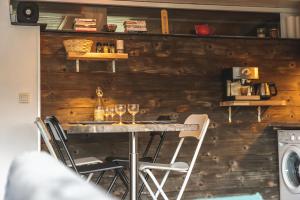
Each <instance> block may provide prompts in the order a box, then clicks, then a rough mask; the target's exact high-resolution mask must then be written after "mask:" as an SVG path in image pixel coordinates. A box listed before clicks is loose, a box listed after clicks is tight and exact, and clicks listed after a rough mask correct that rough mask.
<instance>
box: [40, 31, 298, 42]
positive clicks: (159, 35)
mask: <svg viewBox="0 0 300 200" xmlns="http://www.w3.org/2000/svg"><path fill="white" fill-rule="evenodd" d="M43 33H53V34H63V33H66V34H74V35H105V36H144V37H148V36H149V37H151V36H157V37H186V38H199V39H201V38H202V39H203V38H212V39H251V40H263V41H265V40H271V41H278V40H300V39H290V38H276V39H272V38H258V37H253V36H228V35H211V36H197V35H195V34H158V33H123V32H114V33H111V32H76V31H73V30H64V31H57V30H45V31H43Z"/></svg>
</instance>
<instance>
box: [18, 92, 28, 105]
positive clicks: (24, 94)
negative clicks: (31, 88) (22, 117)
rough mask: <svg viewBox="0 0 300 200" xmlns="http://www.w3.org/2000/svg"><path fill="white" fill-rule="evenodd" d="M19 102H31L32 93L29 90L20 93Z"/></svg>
mask: <svg viewBox="0 0 300 200" xmlns="http://www.w3.org/2000/svg"><path fill="white" fill-rule="evenodd" d="M19 103H25V104H28V103H30V94H29V93H27V92H22V93H19Z"/></svg>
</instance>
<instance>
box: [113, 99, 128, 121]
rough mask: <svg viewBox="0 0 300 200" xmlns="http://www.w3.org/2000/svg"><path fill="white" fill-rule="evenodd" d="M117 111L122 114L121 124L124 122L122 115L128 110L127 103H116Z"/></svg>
mask: <svg viewBox="0 0 300 200" xmlns="http://www.w3.org/2000/svg"><path fill="white" fill-rule="evenodd" d="M115 112H116V113H117V114H118V115H119V116H120V121H119V124H123V123H122V115H123V114H124V113H125V112H126V105H125V104H117V105H115Z"/></svg>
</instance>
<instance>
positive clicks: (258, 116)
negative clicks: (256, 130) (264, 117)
mask: <svg viewBox="0 0 300 200" xmlns="http://www.w3.org/2000/svg"><path fill="white" fill-rule="evenodd" d="M257 121H258V122H261V106H258V107H257Z"/></svg>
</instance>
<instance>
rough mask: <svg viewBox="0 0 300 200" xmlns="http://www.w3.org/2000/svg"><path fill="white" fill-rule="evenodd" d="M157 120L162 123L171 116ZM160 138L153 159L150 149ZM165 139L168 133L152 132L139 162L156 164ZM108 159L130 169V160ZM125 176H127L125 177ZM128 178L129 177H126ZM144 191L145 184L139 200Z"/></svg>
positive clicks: (160, 117)
mask: <svg viewBox="0 0 300 200" xmlns="http://www.w3.org/2000/svg"><path fill="white" fill-rule="evenodd" d="M157 120H158V121H162V120H170V116H168V115H161V116H159V117H158V118H157ZM158 136H159V138H160V139H159V142H158V144H157V146H156V150H155V153H154V154H153V157H151V156H149V151H150V149H151V147H152V144H153V141H154V139H155V137H158ZM165 138H166V132H151V133H150V139H149V140H148V143H147V146H146V148H145V150H144V152H143V154H142V158H141V159H139V161H141V162H143V161H146V162H150V161H147V160H151V162H152V163H155V162H156V161H157V158H158V155H159V152H160V150H161V148H162V145H163V143H164V141H165ZM108 159H111V160H112V162H115V163H117V164H119V165H123V166H124V167H127V168H128V167H129V160H128V158H117V157H116V158H113V159H112V158H108ZM125 176H126V175H125ZM126 177H127V176H126ZM148 178H149V176H148V175H146V177H145V179H146V180H148ZM128 187H129V185H128ZM144 189H145V184H144V183H142V185H141V187H140V190H139V192H138V199H140V198H141V195H142V193H143V191H144ZM128 192H129V191H128V190H127V191H126V194H127V193H128ZM125 197H126V196H125ZM125 197H124V198H125ZM124 198H122V200H123V199H124Z"/></svg>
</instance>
